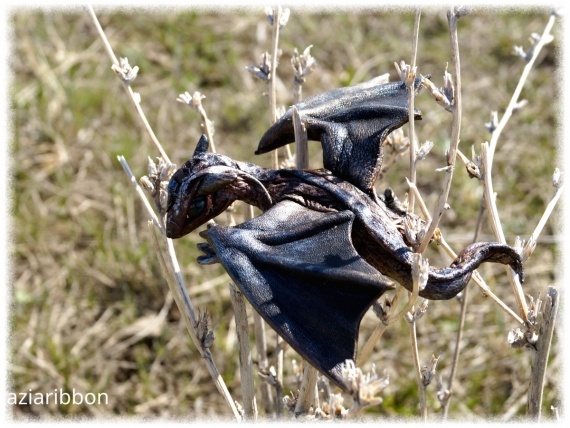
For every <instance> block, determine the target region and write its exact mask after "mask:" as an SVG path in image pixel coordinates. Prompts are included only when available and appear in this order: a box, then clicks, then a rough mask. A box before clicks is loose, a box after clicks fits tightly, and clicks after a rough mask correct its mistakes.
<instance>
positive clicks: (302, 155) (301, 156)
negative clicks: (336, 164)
mask: <svg viewBox="0 0 570 428" xmlns="http://www.w3.org/2000/svg"><path fill="white" fill-rule="evenodd" d="M291 110H292V112H293V127H294V129H295V157H296V164H297V169H306V168H308V167H309V144H308V139H307V132H306V131H305V127H304V126H303V122H302V121H301V117H300V116H299V112H298V111H297V108H296V107H295V106H293V107H292V108H291Z"/></svg>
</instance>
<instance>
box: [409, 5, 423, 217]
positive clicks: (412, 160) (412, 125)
mask: <svg viewBox="0 0 570 428" xmlns="http://www.w3.org/2000/svg"><path fill="white" fill-rule="evenodd" d="M420 17H421V10H420V9H417V10H416V18H415V21H414V37H413V39H412V61H411V64H410V66H411V69H412V73H413V76H414V78H413V79H412V82H411V85H410V86H409V87H408V103H409V118H408V121H409V124H410V125H409V128H408V129H409V131H410V135H409V137H408V138H409V140H410V181H411V182H412V183H415V182H416V153H417V150H418V147H417V146H418V144H417V141H416V129H415V114H414V99H415V93H416V87H415V77H416V75H415V70H416V57H417V54H418V37H419V32H420ZM414 201H415V198H414V195H413V193H412V194H410V199H409V202H408V211H409V212H411V213H413V212H414Z"/></svg>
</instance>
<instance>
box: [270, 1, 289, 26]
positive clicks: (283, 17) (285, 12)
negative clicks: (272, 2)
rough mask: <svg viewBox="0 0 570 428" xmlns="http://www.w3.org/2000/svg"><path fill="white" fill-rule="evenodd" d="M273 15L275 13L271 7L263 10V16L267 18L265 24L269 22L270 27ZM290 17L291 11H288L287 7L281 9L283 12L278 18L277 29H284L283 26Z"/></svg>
mask: <svg viewBox="0 0 570 428" xmlns="http://www.w3.org/2000/svg"><path fill="white" fill-rule="evenodd" d="M279 7H280V6H279ZM274 14H275V11H274V10H273V8H272V7H271V6H267V7H266V8H265V16H266V17H267V22H269V25H271V26H272V27H273V21H274ZM290 15H291V9H289V8H288V7H286V8H285V9H283V11H282V12H281V17H280V18H279V28H283V27H285V25H287V22H289V16H290Z"/></svg>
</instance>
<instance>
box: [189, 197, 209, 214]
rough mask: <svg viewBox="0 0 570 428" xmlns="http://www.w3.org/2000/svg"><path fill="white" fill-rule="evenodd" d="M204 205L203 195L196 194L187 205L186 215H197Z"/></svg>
mask: <svg viewBox="0 0 570 428" xmlns="http://www.w3.org/2000/svg"><path fill="white" fill-rule="evenodd" d="M205 207H206V198H205V197H204V196H197V197H196V198H194V199H193V200H192V202H191V203H190V206H189V207H188V212H187V214H188V217H198V216H199V215H200V214H202V212H203V211H204V208H205Z"/></svg>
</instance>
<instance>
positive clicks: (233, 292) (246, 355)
mask: <svg viewBox="0 0 570 428" xmlns="http://www.w3.org/2000/svg"><path fill="white" fill-rule="evenodd" d="M230 298H231V300H232V306H233V308H234V315H235V320H236V333H237V339H238V342H239V366H240V375H241V376H240V377H241V391H242V399H243V410H244V417H245V419H247V420H256V419H257V403H256V401H255V386H254V382H253V370H252V367H253V363H252V359H251V347H250V345H249V327H248V324H247V312H246V309H245V299H244V297H243V295H242V294H241V292H240V291H239V290H238V289H237V288H236V286H235V285H234V284H230Z"/></svg>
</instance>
